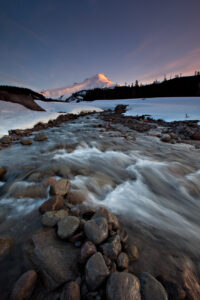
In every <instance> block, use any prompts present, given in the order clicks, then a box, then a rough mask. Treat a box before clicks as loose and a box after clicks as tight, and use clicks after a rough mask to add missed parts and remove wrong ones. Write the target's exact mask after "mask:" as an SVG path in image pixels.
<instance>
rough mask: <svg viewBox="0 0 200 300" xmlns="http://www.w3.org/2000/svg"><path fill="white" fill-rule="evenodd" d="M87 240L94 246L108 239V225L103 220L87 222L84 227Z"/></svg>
mask: <svg viewBox="0 0 200 300" xmlns="http://www.w3.org/2000/svg"><path fill="white" fill-rule="evenodd" d="M84 232H85V234H86V236H87V238H88V239H89V240H90V241H91V242H93V243H94V244H95V245H97V244H100V243H102V242H103V241H105V240H106V239H107V237H108V223H107V220H106V219H105V218H96V219H92V220H89V221H87V222H86V223H85V225H84Z"/></svg>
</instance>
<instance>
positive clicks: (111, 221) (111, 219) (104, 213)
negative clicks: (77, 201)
mask: <svg viewBox="0 0 200 300" xmlns="http://www.w3.org/2000/svg"><path fill="white" fill-rule="evenodd" d="M99 217H103V218H105V219H106V220H107V222H108V225H110V227H111V228H110V229H112V230H117V229H118V228H119V222H118V219H117V217H116V216H115V215H113V214H112V213H111V212H109V211H108V210H107V209H106V208H105V207H103V206H102V207H99V208H98V209H97V211H96V213H95V214H94V216H93V219H96V218H99Z"/></svg>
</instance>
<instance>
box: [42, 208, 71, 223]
mask: <svg viewBox="0 0 200 300" xmlns="http://www.w3.org/2000/svg"><path fill="white" fill-rule="evenodd" d="M67 216H68V211H67V210H64V209H60V210H57V211H47V212H46V213H45V214H44V215H43V216H42V224H43V225H44V226H48V227H53V226H55V225H56V224H57V223H58V222H59V221H60V220H62V219H63V218H65V217H67Z"/></svg>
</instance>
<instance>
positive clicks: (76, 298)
mask: <svg viewBox="0 0 200 300" xmlns="http://www.w3.org/2000/svg"><path fill="white" fill-rule="evenodd" d="M80 299H81V295H80V286H79V284H78V283H77V282H76V281H71V282H69V283H67V284H66V286H65V287H64V290H63V292H62V294H61V297H60V300H80Z"/></svg>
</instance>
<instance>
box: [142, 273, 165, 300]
mask: <svg viewBox="0 0 200 300" xmlns="http://www.w3.org/2000/svg"><path fill="white" fill-rule="evenodd" d="M140 284H141V295H142V297H143V299H144V300H152V299H154V300H168V296H167V293H166V291H165V289H164V287H163V286H162V284H161V283H160V282H159V281H158V280H156V279H155V278H154V277H153V276H152V275H151V274H149V273H142V274H141V275H140Z"/></svg>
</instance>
